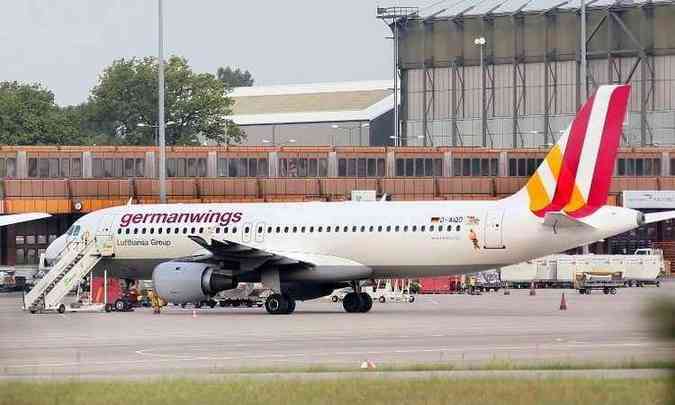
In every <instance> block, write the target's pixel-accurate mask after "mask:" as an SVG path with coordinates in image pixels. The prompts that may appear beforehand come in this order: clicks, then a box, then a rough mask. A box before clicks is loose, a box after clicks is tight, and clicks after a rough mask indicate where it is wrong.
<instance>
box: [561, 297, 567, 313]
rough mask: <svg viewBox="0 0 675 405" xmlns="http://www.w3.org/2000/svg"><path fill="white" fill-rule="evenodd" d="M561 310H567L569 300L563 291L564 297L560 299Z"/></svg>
mask: <svg viewBox="0 0 675 405" xmlns="http://www.w3.org/2000/svg"><path fill="white" fill-rule="evenodd" d="M560 310H561V311H567V301H565V293H562V298H561V299H560Z"/></svg>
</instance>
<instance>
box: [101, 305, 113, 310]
mask: <svg viewBox="0 0 675 405" xmlns="http://www.w3.org/2000/svg"><path fill="white" fill-rule="evenodd" d="M103 309H104V310H105V312H112V310H113V306H112V304H105V306H104V307H103Z"/></svg>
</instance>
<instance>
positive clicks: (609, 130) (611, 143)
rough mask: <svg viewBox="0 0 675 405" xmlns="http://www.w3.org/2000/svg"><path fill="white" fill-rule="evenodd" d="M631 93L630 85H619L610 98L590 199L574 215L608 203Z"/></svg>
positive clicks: (591, 210) (576, 215)
mask: <svg viewBox="0 0 675 405" xmlns="http://www.w3.org/2000/svg"><path fill="white" fill-rule="evenodd" d="M629 95H630V86H628V85H626V86H619V87H617V88H616V89H614V91H612V95H611V96H610V99H609V105H608V106H607V116H606V117H605V124H604V126H603V129H602V138H601V140H600V149H599V150H598V156H597V159H596V162H595V168H594V171H593V181H592V183H591V189H590V190H589V192H588V201H587V203H586V205H585V206H584V207H583V208H581V209H579V210H577V211H575V212H573V213H570V215H571V216H574V217H577V218H579V217H584V216H587V215H591V214H592V213H594V212H595V211H596V210H597V209H598V208H600V207H602V206H603V205H605V204H606V203H607V195H608V194H609V186H610V184H611V182H612V174H613V172H614V161H615V160H616V154H617V152H618V149H619V143H620V141H621V127H622V126H623V120H624V117H625V115H626V109H627V106H628V96H629Z"/></svg>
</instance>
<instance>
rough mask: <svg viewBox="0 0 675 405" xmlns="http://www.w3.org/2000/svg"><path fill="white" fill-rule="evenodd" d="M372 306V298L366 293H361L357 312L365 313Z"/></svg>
mask: <svg viewBox="0 0 675 405" xmlns="http://www.w3.org/2000/svg"><path fill="white" fill-rule="evenodd" d="M371 308H373V299H372V298H371V297H370V295H369V294H368V293H363V292H362V293H361V308H360V310H359V312H363V313H366V312H368V311H370V310H371Z"/></svg>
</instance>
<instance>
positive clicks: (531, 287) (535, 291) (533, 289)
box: [530, 281, 537, 295]
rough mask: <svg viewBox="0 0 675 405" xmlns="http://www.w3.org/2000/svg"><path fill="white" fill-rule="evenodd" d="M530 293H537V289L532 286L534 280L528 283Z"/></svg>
mask: <svg viewBox="0 0 675 405" xmlns="http://www.w3.org/2000/svg"><path fill="white" fill-rule="evenodd" d="M530 295H537V290H536V289H535V288H534V281H533V282H531V283H530Z"/></svg>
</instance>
